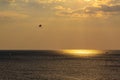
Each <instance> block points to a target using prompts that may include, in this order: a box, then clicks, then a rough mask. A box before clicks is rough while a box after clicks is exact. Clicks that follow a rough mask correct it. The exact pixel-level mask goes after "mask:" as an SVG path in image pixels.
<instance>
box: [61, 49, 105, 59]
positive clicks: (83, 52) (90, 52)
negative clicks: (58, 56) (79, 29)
mask: <svg viewBox="0 0 120 80" xmlns="http://www.w3.org/2000/svg"><path fill="white" fill-rule="evenodd" d="M62 52H63V53H64V54H66V55H73V56H76V57H93V56H97V55H99V54H103V53H104V52H105V51H102V50H86V49H80V50H63V51H62Z"/></svg>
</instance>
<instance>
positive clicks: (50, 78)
mask: <svg viewBox="0 0 120 80" xmlns="http://www.w3.org/2000/svg"><path fill="white" fill-rule="evenodd" d="M0 80H120V54H117V55H114V54H113V55H102V56H97V57H87V58H71V57H63V56H38V55H37V56H33V55H32V56H24V55H22V56H19V55H17V56H11V57H6V58H5V56H4V58H2V59H0Z"/></svg>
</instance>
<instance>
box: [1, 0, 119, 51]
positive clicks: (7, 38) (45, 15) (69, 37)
mask: <svg viewBox="0 0 120 80" xmlns="http://www.w3.org/2000/svg"><path fill="white" fill-rule="evenodd" d="M39 24H42V25H43V27H42V28H39V27H38V25H39ZM0 49H33V50H43V49H52V50H54V49H104V50H105V49H120V0H0Z"/></svg>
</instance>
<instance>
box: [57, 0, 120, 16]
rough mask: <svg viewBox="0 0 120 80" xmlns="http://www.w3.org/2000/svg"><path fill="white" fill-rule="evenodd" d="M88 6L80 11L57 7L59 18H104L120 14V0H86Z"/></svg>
mask: <svg viewBox="0 0 120 80" xmlns="http://www.w3.org/2000/svg"><path fill="white" fill-rule="evenodd" d="M85 1H87V2H88V6H84V7H83V8H79V9H72V8H66V7H63V6H58V7H55V9H56V11H57V15H58V16H71V17H90V16H94V17H103V16H110V15H118V14H120V0H93V1H90V0H85Z"/></svg>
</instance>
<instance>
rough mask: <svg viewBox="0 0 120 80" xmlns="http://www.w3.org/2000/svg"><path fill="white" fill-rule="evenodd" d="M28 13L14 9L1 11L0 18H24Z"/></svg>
mask: <svg viewBox="0 0 120 80" xmlns="http://www.w3.org/2000/svg"><path fill="white" fill-rule="evenodd" d="M27 17H28V15H25V14H22V13H17V12H14V11H1V12H0V18H1V19H6V18H7V19H25V18H27Z"/></svg>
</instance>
